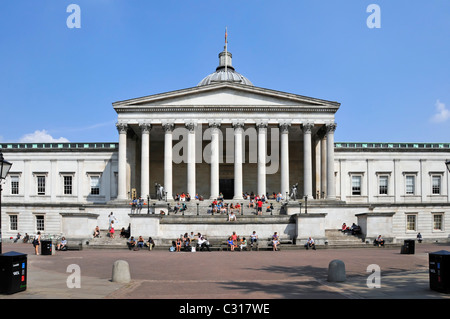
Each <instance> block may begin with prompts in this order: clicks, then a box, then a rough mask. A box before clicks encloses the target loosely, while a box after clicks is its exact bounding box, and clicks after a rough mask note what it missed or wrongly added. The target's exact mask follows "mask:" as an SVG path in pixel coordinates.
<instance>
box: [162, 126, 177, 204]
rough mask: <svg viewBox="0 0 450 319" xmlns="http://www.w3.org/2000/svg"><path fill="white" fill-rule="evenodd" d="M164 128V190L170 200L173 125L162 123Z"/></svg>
mask: <svg viewBox="0 0 450 319" xmlns="http://www.w3.org/2000/svg"><path fill="white" fill-rule="evenodd" d="M163 129H164V132H165V134H164V191H165V192H167V200H172V199H173V196H172V132H173V129H174V125H173V124H171V123H165V124H163Z"/></svg>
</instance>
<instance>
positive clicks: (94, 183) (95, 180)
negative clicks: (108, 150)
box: [91, 176, 100, 195]
mask: <svg viewBox="0 0 450 319" xmlns="http://www.w3.org/2000/svg"><path fill="white" fill-rule="evenodd" d="M99 194H100V176H91V195H99Z"/></svg>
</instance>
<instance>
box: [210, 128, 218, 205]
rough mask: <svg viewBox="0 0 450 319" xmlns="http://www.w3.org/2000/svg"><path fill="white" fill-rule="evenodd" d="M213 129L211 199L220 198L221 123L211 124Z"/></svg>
mask: <svg viewBox="0 0 450 319" xmlns="http://www.w3.org/2000/svg"><path fill="white" fill-rule="evenodd" d="M209 127H210V128H211V186H210V187H211V194H210V199H214V198H217V196H219V130H220V124H219V123H212V124H209Z"/></svg>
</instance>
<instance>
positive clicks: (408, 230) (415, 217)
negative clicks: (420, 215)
mask: <svg viewBox="0 0 450 319" xmlns="http://www.w3.org/2000/svg"><path fill="white" fill-rule="evenodd" d="M405 215H406V219H405V222H406V225H405V226H406V232H407V233H411V232H417V226H418V225H417V213H406V214H405ZM410 217H413V218H414V220H413V224H412V225H413V228H412V229H410V225H411V222H410V221H409V218H410Z"/></svg>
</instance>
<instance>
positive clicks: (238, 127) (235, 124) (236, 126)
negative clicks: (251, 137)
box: [231, 122, 244, 131]
mask: <svg viewBox="0 0 450 319" xmlns="http://www.w3.org/2000/svg"><path fill="white" fill-rule="evenodd" d="M231 126H232V127H233V128H234V131H237V130H243V129H244V123H242V122H233V123H232V124H231Z"/></svg>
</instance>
